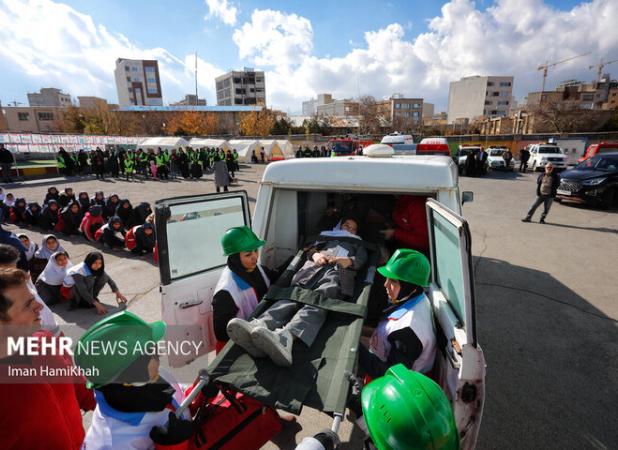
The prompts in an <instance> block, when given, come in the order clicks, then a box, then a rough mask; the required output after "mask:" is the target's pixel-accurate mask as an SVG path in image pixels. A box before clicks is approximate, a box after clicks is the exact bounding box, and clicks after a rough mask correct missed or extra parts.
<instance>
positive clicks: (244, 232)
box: [221, 226, 266, 256]
mask: <svg viewBox="0 0 618 450" xmlns="http://www.w3.org/2000/svg"><path fill="white" fill-rule="evenodd" d="M265 243H266V242H265V241H262V240H261V239H260V238H258V237H257V236H256V235H255V233H254V232H253V231H252V230H251V228H249V227H247V226H242V227H234V228H230V229H229V230H227V231H226V232H225V234H224V235H223V237H222V238H221V246H222V247H223V254H224V255H225V256H230V255H233V254H234V253H240V252H252V251H253V250H257V249H258V248H260V247H261V246H262V245H264V244H265Z"/></svg>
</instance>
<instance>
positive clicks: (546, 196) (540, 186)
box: [521, 163, 560, 223]
mask: <svg viewBox="0 0 618 450" xmlns="http://www.w3.org/2000/svg"><path fill="white" fill-rule="evenodd" d="M558 186H560V175H558V174H557V173H555V172H554V165H553V164H552V163H548V164H547V165H546V166H545V173H543V174H541V175H539V178H538V179H537V180H536V195H537V198H536V200H535V201H534V203H533V204H532V206H531V207H530V211H528V215H526V217H525V218H523V219H521V221H522V222H530V221H531V219H532V215H533V214H534V212H535V211H536V209H537V208H538V207H539V206H540V205H541V203H543V214H541V220H540V221H539V223H545V217H547V214H548V213H549V209H550V208H551V204H552V203H553V201H554V198H555V197H556V191H557V190H558Z"/></svg>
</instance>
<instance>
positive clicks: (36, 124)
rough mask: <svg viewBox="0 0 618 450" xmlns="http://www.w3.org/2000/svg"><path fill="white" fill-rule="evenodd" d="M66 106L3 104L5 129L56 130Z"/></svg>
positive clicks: (18, 130) (35, 131)
mask: <svg viewBox="0 0 618 450" xmlns="http://www.w3.org/2000/svg"><path fill="white" fill-rule="evenodd" d="M65 111H66V108H65V107H63V106H3V107H2V115H3V116H4V120H3V121H4V122H5V124H6V125H5V126H6V130H7V131H12V132H19V133H21V132H24V133H26V132H30V133H42V132H58V131H60V130H61V123H62V120H63V117H64V112H65Z"/></svg>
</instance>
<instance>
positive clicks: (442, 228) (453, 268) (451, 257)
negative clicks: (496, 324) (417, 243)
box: [431, 212, 466, 326]
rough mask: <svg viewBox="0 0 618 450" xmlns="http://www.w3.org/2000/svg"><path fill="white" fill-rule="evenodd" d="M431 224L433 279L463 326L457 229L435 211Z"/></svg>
mask: <svg viewBox="0 0 618 450" xmlns="http://www.w3.org/2000/svg"><path fill="white" fill-rule="evenodd" d="M431 224H432V227H433V236H434V252H435V253H434V254H435V261H434V265H433V271H434V281H435V282H436V284H437V285H438V286H439V287H440V290H441V291H442V293H443V294H444V296H445V297H446V299H447V300H448V302H449V303H450V305H451V306H452V308H453V309H454V310H455V314H456V315H457V317H458V318H459V320H461V325H462V326H465V316H466V303H465V302H466V300H465V286H464V266H463V261H462V251H461V247H460V242H461V241H460V238H459V230H458V228H457V226H455V225H453V224H452V223H451V222H449V221H448V220H446V219H445V218H444V217H442V216H441V215H440V214H436V213H435V212H432V218H431Z"/></svg>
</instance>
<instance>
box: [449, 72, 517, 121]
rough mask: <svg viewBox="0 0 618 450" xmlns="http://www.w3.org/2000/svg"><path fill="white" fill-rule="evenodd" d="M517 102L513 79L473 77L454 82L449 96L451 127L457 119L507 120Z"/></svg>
mask: <svg viewBox="0 0 618 450" xmlns="http://www.w3.org/2000/svg"><path fill="white" fill-rule="evenodd" d="M512 101H513V77H502V76H500V77H495V76H486V77H481V76H478V75H476V76H472V77H465V78H462V79H461V80H459V81H452V82H451V83H450V86H449V92H448V110H447V116H448V123H454V122H455V121H456V120H457V119H468V120H472V119H478V118H481V117H490V118H492V117H505V116H507V115H508V114H509V110H510V108H511V103H512Z"/></svg>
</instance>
